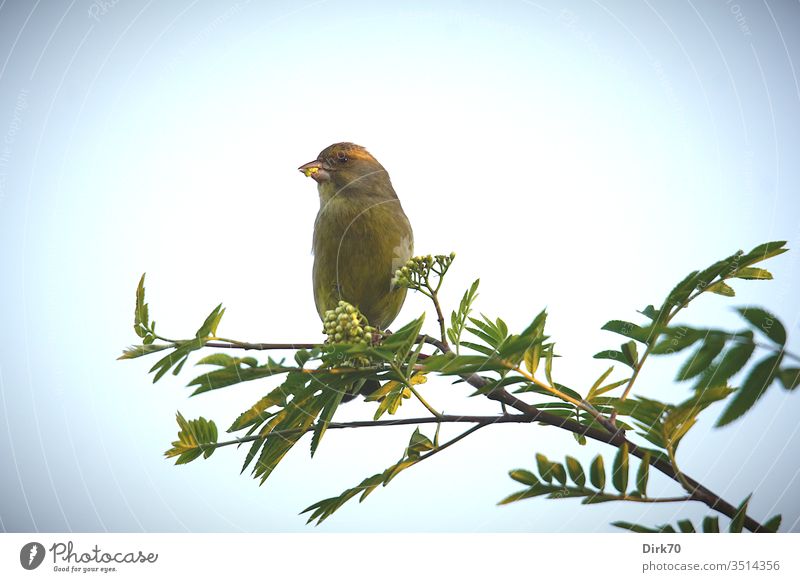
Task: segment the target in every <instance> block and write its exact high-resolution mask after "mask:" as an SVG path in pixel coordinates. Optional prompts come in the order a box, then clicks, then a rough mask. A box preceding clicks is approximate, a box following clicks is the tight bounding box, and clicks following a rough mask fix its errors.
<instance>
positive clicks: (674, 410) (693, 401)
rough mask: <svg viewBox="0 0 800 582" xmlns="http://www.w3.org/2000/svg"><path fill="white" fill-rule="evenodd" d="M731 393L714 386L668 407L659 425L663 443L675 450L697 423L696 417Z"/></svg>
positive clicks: (730, 390) (725, 387)
mask: <svg viewBox="0 0 800 582" xmlns="http://www.w3.org/2000/svg"><path fill="white" fill-rule="evenodd" d="M731 392H733V390H732V389H731V388H728V387H727V386H725V385H722V386H714V387H712V388H707V389H705V390H703V391H702V392H696V393H695V394H694V395H693V396H692V397H691V398H689V399H688V400H685V401H684V402H681V403H680V404H679V405H677V406H673V407H670V409H669V410H668V411H667V413H666V415H665V416H664V421H663V423H662V425H661V430H662V434H663V437H664V441H665V443H667V444H669V445H670V446H671V447H672V448H673V449H674V450H677V448H678V445H679V444H680V441H681V439H682V438H683V437H684V436H685V435H686V433H687V432H689V429H691V428H692V427H693V426H694V424H695V422H697V416H698V415H699V414H700V413H701V412H702V411H703V410H705V409H706V408H708V407H709V406H710V405H711V404H713V403H714V402H717V401H719V400H723V399H724V398H726V397H727V396H728V395H729V394H731Z"/></svg>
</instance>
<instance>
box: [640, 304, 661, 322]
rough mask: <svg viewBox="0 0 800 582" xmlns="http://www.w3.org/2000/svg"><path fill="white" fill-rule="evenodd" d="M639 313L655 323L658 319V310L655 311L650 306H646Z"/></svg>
mask: <svg viewBox="0 0 800 582" xmlns="http://www.w3.org/2000/svg"><path fill="white" fill-rule="evenodd" d="M639 313H641V314H642V315H644V316H645V317H647V318H648V319H650V320H653V321H655V320H656V319H658V316H659V315H660V310H657V309H656V308H655V307H653V306H652V305H648V306H647V307H645V308H644V309H642V310H641V311H640V312H639Z"/></svg>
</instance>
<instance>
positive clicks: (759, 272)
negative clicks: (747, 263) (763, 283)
mask: <svg viewBox="0 0 800 582" xmlns="http://www.w3.org/2000/svg"><path fill="white" fill-rule="evenodd" d="M733 276H734V277H736V278H737V279H749V280H769V279H772V273H770V272H769V271H767V270H766V269H759V268H757V267H744V268H743V269H739V270H738V271H736V273H734V275H733Z"/></svg>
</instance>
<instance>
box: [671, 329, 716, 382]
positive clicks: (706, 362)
mask: <svg viewBox="0 0 800 582" xmlns="http://www.w3.org/2000/svg"><path fill="white" fill-rule="evenodd" d="M724 346H725V340H724V339H723V338H720V337H719V336H717V335H710V336H708V337H707V338H706V340H705V341H704V342H703V345H702V346H700V349H699V350H697V351H696V352H695V353H694V355H693V356H692V357H690V358H689V359H688V360H687V361H686V362H685V363H684V365H683V366H682V367H681V369H680V371H679V372H678V376H677V378H676V380H677V381H679V382H681V381H683V380H688V379H689V378H694V377H695V376H697V375H698V374H700V373H701V372H703V371H704V370H705V369H706V368H708V367H709V366H710V365H711V362H712V361H713V360H714V358H716V357H717V355H718V354H719V353H720V352H721V351H722V348H723V347H724Z"/></svg>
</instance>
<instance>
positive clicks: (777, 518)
mask: <svg viewBox="0 0 800 582" xmlns="http://www.w3.org/2000/svg"><path fill="white" fill-rule="evenodd" d="M781 519H782V518H781V514H780V513H779V514H778V515H773V516H772V517H770V518H769V519H768V520H767V521H765V522H764V527H765V528H766V529H768V530H769V531H771V532H777V531H778V529H780V527H781Z"/></svg>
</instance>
